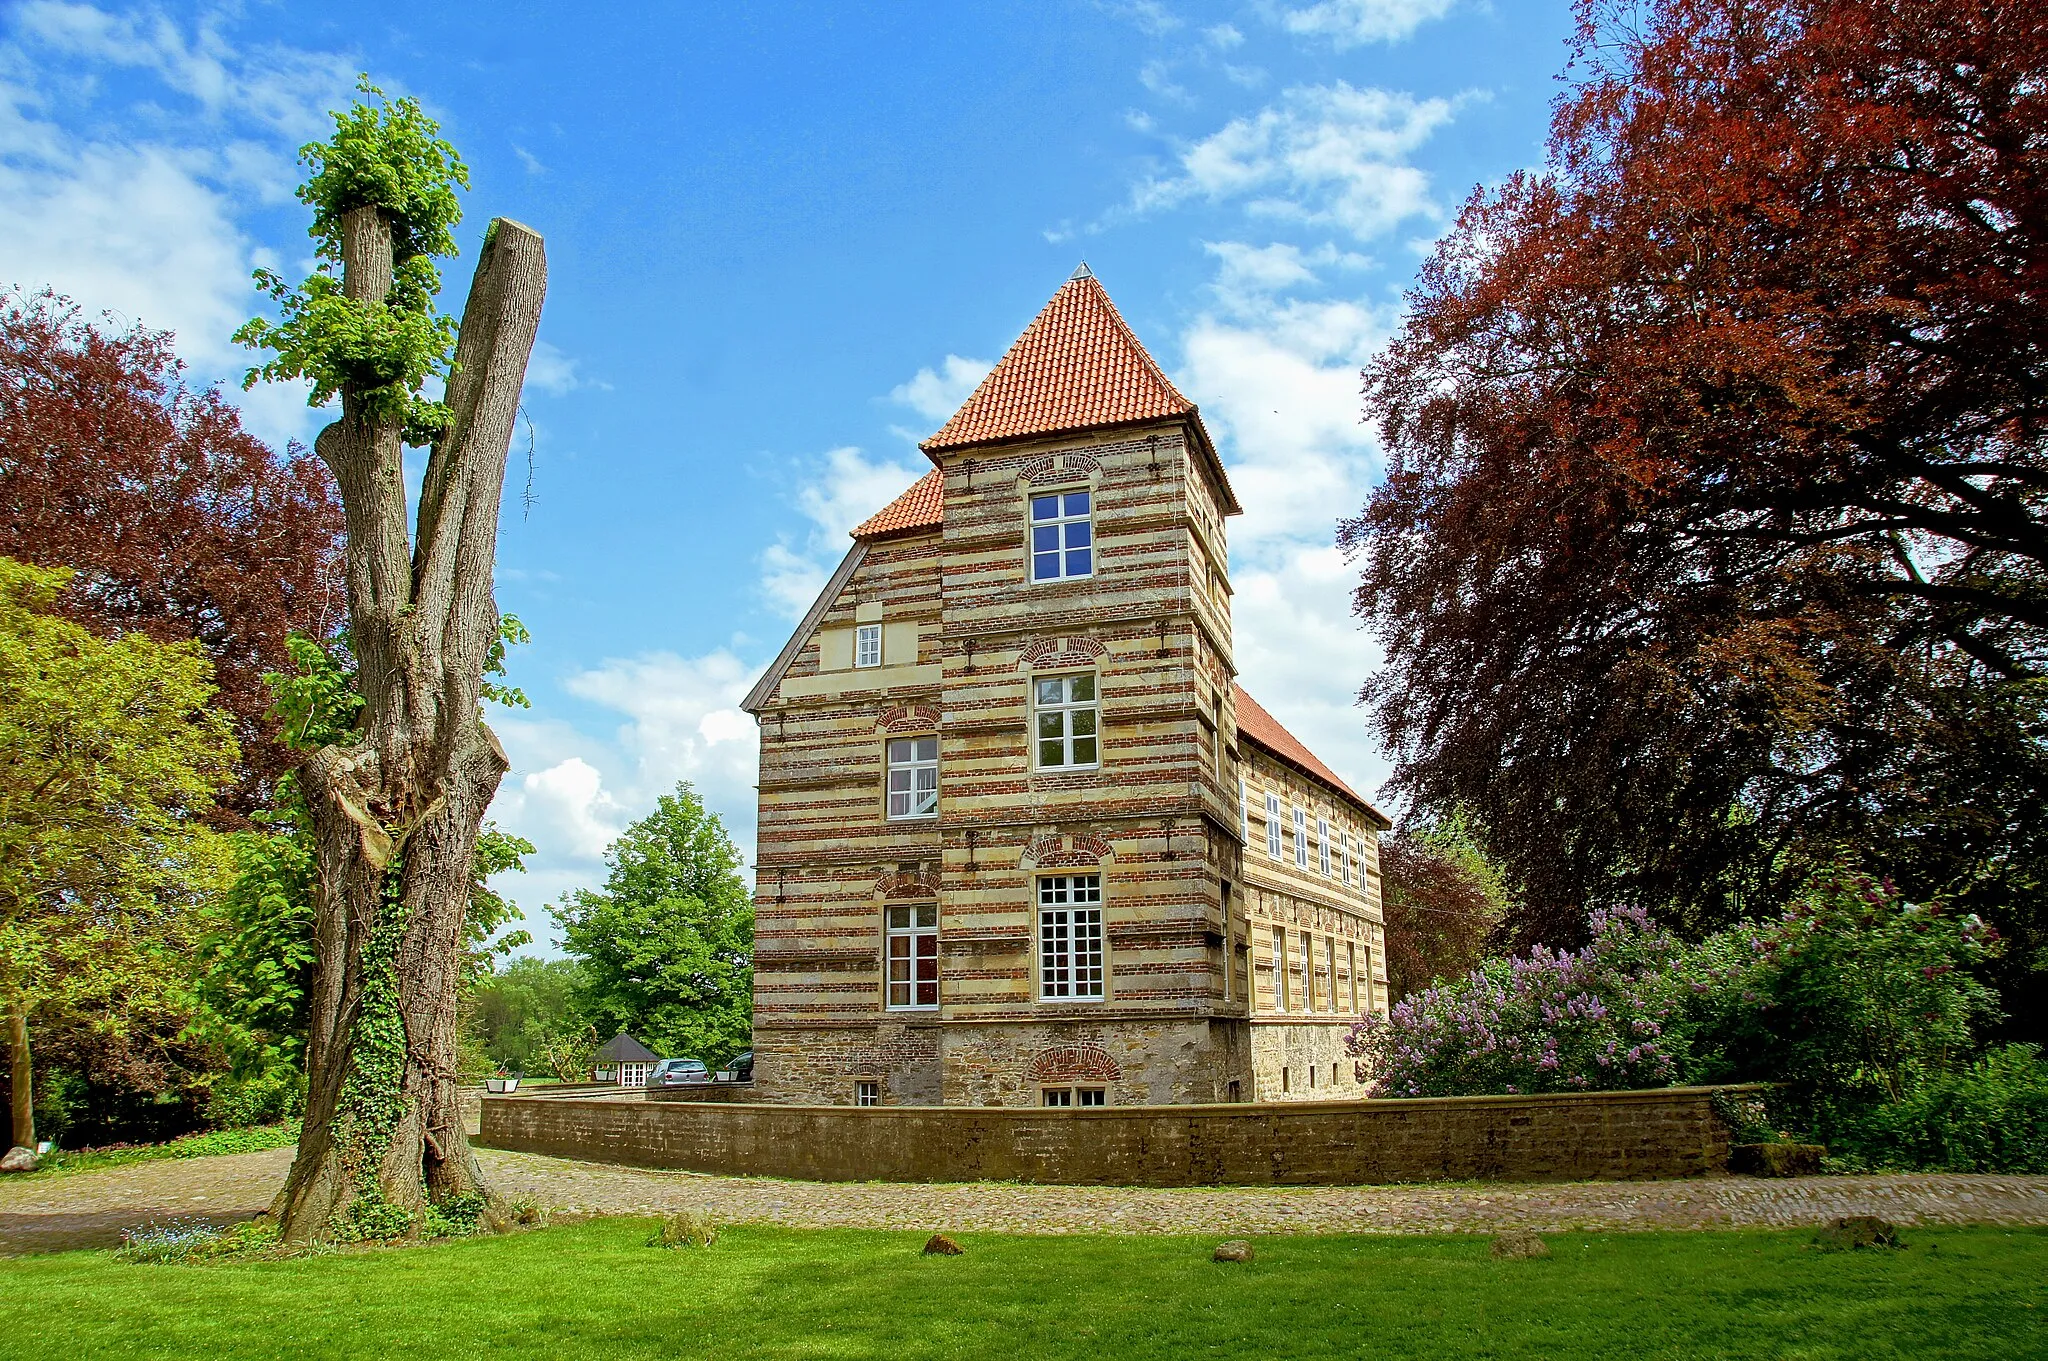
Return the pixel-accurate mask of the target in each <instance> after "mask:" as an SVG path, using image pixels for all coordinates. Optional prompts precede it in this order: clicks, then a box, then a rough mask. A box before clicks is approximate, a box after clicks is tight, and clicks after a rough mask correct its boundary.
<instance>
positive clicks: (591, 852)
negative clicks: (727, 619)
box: [491, 648, 761, 938]
mask: <svg viewBox="0 0 2048 1361" xmlns="http://www.w3.org/2000/svg"><path fill="white" fill-rule="evenodd" d="M760 670H761V668H760V666H759V665H755V664H750V663H748V662H745V661H743V660H742V659H741V658H740V657H738V656H737V655H735V654H734V653H733V652H731V651H730V650H729V649H724V648H721V649H718V650H715V651H713V652H710V653H707V654H705V655H703V656H699V657H681V656H678V655H676V654H675V653H672V652H651V653H644V654H642V655H640V656H637V657H628V658H615V659H611V660H607V661H605V662H603V663H602V664H600V665H598V666H595V667H591V668H588V669H586V670H583V671H579V672H576V673H575V674H573V675H571V676H570V677H569V678H568V680H567V681H566V682H565V688H566V689H567V690H568V691H569V693H570V694H572V695H575V696H576V697H577V698H579V699H583V700H586V701H588V702H590V703H591V704H594V705H596V706H598V707H599V708H600V709H602V710H604V711H606V712H609V713H612V714H615V715H618V716H620V718H621V720H622V721H620V722H619V723H618V725H617V726H616V728H615V729H614V730H613V731H612V733H611V734H610V735H609V736H608V737H604V738H600V737H595V736H592V735H590V734H587V733H584V732H581V731H579V730H577V729H575V728H572V727H570V726H569V725H567V724H565V723H562V722H559V721H547V720H532V719H528V718H525V717H523V716H518V715H514V716H510V717H505V716H496V717H494V718H493V719H492V723H493V726H494V727H496V728H497V730H498V734H499V736H500V738H502V739H503V741H504V743H505V749H506V752H507V754H508V755H509V756H510V757H511V760H512V771H511V773H510V774H509V775H508V776H507V777H506V779H505V782H504V784H503V785H502V786H500V788H499V790H498V797H497V800H496V802H495V803H493V804H492V805H491V817H492V819H493V820H495V821H496V822H497V823H498V824H499V825H500V826H501V827H503V828H504V829H505V830H507V831H509V832H514V833H517V834H518V835H520V836H523V837H525V838H527V839H528V840H529V841H531V842H533V843H534V845H535V847H536V848H537V853H536V854H535V855H533V856H531V857H529V858H528V872H527V873H526V874H525V875H508V876H505V878H504V879H503V880H501V881H500V882H499V884H498V887H499V888H500V891H502V892H504V893H506V894H507V895H509V896H511V897H512V898H514V899H515V900H516V901H518V902H520V903H521V904H522V905H524V906H525V907H526V909H527V910H526V919H527V927H528V929H529V930H532V931H533V932H534V933H535V935H536V937H540V938H545V936H546V934H547V930H548V922H547V919H546V915H545V913H543V912H542V911H541V910H540V905H541V904H542V903H548V902H560V901H561V899H562V896H563V895H564V894H565V893H567V892H569V891H570V890H572V889H575V888H585V887H589V886H591V885H593V884H596V883H598V882H601V881H602V879H603V878H604V874H605V870H604V864H603V860H604V852H605V848H606V847H607V846H608V845H610V844H611V842H612V841H613V840H614V839H616V838H617V837H618V835H619V834H620V833H621V832H623V831H624V830H625V829H626V828H627V826H628V825H630V824H631V823H632V822H633V821H634V820H636V819H638V818H641V817H645V816H646V815H647V813H648V812H649V811H651V810H652V809H653V807H654V804H655V801H656V800H657V799H659V798H660V797H661V796H662V795H663V794H666V793H669V792H670V791H672V790H673V789H674V788H675V787H676V784H677V783H678V782H679V781H683V780H688V781H689V782H690V783H691V784H692V785H693V786H695V788H696V791H697V793H698V795H699V797H701V798H702V799H703V800H704V802H705V805H706V806H707V807H709V808H710V809H711V810H712V811H713V812H715V813H717V814H719V816H720V818H721V820H722V821H723V822H724V823H725V827H726V831H727V832H728V833H729V834H730V835H731V836H732V838H733V840H734V842H735V843H736V844H737V845H738V846H739V847H740V850H741V852H742V854H744V855H745V856H746V857H747V859H748V861H749V863H751V862H752V860H753V855H754V838H755V813H756V810H755V801H754V800H755V795H754V780H755V772H756V769H757V767H758V765H759V744H758V738H757V734H756V728H755V724H754V720H753V718H752V717H751V716H750V715H748V714H747V713H745V712H744V711H743V710H741V709H740V707H739V703H740V700H741V699H742V698H744V697H745V695H746V692H747V689H748V688H749V687H750V686H751V685H752V684H753V682H754V680H755V679H756V677H758V676H759V674H760Z"/></svg>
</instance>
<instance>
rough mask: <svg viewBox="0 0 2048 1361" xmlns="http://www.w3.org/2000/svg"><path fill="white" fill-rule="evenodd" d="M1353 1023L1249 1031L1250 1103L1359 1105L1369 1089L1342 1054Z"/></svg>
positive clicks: (1279, 1024)
mask: <svg viewBox="0 0 2048 1361" xmlns="http://www.w3.org/2000/svg"><path fill="white" fill-rule="evenodd" d="M1350 1029H1351V1022H1350V1020H1349V1019H1348V1018H1347V1019H1345V1020H1343V1021H1335V1022H1323V1021H1308V1022H1294V1021H1271V1020H1261V1021H1258V1022H1254V1023H1253V1025H1252V1028H1251V1062H1252V1074H1253V1084H1252V1087H1251V1092H1252V1099H1253V1100H1256V1101H1333V1100H1342V1099H1345V1098H1352V1099H1359V1098H1363V1097H1364V1096H1365V1094H1366V1091H1367V1088H1368V1086H1369V1084H1367V1083H1363V1082H1360V1081H1359V1080H1358V1062H1357V1060H1355V1059H1353V1058H1352V1057H1351V1056H1350V1055H1349V1054H1346V1053H1345V1052H1344V1036H1345V1035H1346V1034H1347V1033H1349V1031H1350Z"/></svg>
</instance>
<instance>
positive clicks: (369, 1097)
mask: <svg viewBox="0 0 2048 1361" xmlns="http://www.w3.org/2000/svg"><path fill="white" fill-rule="evenodd" d="M342 244H343V257H342V258H343V276H342V284H343V289H344V291H345V292H346V293H347V294H348V296H349V297H351V298H354V299H359V300H364V301H373V302H374V301H381V300H382V299H383V298H384V297H385V296H386V295H387V294H388V292H389V291H390V288H391V283H392V273H393V259H392V233H391V227H390V223H389V220H388V219H387V218H386V217H385V215H384V213H383V211H382V210H381V209H378V208H375V207H366V208H358V209H355V210H354V211H352V212H350V213H349V214H348V215H347V216H346V218H345V219H344V220H343V239H342ZM546 289H547V261H546V253H545V251H544V249H543V247H542V243H541V238H540V236H539V235H538V234H537V233H535V232H534V231H532V230H531V229H529V228H527V227H524V226H521V225H520V224H519V223H516V222H512V221H509V220H507V219H504V218H499V219H497V220H495V221H494V222H492V224H491V227H490V230H489V231H488V232H487V233H486V235H485V238H484V246H483V250H482V253H481V254H480V256H479V257H478V259H477V266H476V276H475V278H474V280H473V281H472V282H471V285H470V292H469V299H468V303H467V305H466V306H465V307H464V310H463V315H462V327H461V331H460V338H459V339H458V341H457V343H456V351H455V370H454V373H453V375H452V376H451V377H450V379H449V382H448V393H447V398H446V401H447V405H448V406H449V408H450V409H451V410H452V412H453V413H454V418H453V420H452V422H451V423H450V424H449V426H448V428H447V429H446V431H444V432H443V434H442V436H441V438H440V439H439V440H438V441H437V442H436V443H435V444H434V446H433V450H432V453H431V455H430V457H429V459H428V463H427V472H426V479H425V482H424V484H423V486H422V489H421V496H420V508H419V518H418V524H417V527H416V530H415V532H414V533H413V534H411V535H410V536H409V535H408V533H407V525H406V495H405V469H404V463H403V444H402V442H401V433H402V432H401V429H400V425H399V422H398V420H397V419H395V418H385V417H379V416H377V415H375V414H373V409H372V404H371V403H369V402H367V401H366V400H365V398H364V394H362V393H360V392H357V391H353V390H350V389H348V388H346V387H344V389H343V391H342V411H341V418H340V419H339V420H337V421H335V422H334V423H333V424H331V425H329V426H328V427H327V428H326V429H324V430H322V431H321V432H320V436H319V438H318V440H317V441H316V443H315V446H314V447H315V449H316V451H317V452H318V453H319V455H320V457H321V459H322V460H323V461H324V462H325V463H326V464H327V466H328V467H329V468H330V469H331V470H332V471H333V473H334V478H335V482H336V484H337V485H338V486H339V488H340V491H341V498H342V505H343V508H344V512H345V515H346V517H347V521H346V523H347V555H346V561H345V571H346V577H347V584H348V606H349V629H350V632H349V641H350V646H351V647H352V649H353V650H354V652H355V656H356V662H357V672H356V678H357V679H356V684H357V688H358V690H359V692H360V693H361V695H362V698H363V710H362V715H361V718H360V720H359V722H358V727H357V734H356V738H357V740H356V741H355V742H353V743H352V744H350V745H347V746H339V745H337V746H329V747H325V748H323V749H321V750H320V751H318V752H315V753H314V754H313V755H312V756H311V757H310V758H309V759H308V761H307V762H306V765H305V767H304V769H303V771H302V772H301V781H302V784H303V788H304V791H305V796H306V802H307V805H308V807H309V809H310V811H311V815H312V823H313V831H314V838H315V843H316V849H317V858H318V871H319V890H318V896H317V902H316V913H315V927H314V932H315V941H316V946H317V950H318V955H319V968H318V974H317V977H316V979H315V982H314V986H313V995H312V1017H311V1027H310V1033H309V1035H308V1040H307V1076H308V1086H309V1090H308V1094H307V1109H306V1119H305V1126H304V1130H303V1133H302V1134H301V1135H300V1139H299V1151H298V1157H297V1159H296V1160H295V1161H294V1162H293V1164H292V1170H291V1175H290V1177H289V1178H288V1179H287V1180H286V1182H285V1186H284V1189H283V1190H282V1191H281V1192H279V1193H278V1197H277V1200H276V1202H275V1203H274V1204H273V1206H272V1212H273V1214H274V1215H275V1216H276V1217H277V1219H278V1222H279V1227H280V1229H281V1231H282V1232H283V1234H284V1236H285V1237H286V1238H287V1239H288V1240H291V1241H306V1240H310V1239H318V1238H325V1237H330V1236H337V1235H338V1236H356V1235H362V1236H376V1237H389V1236H394V1232H395V1231H396V1229H395V1226H397V1225H401V1224H407V1225H411V1226H413V1228H412V1229H410V1230H405V1231H414V1230H416V1228H417V1226H418V1224H419V1222H420V1217H421V1214H422V1212H423V1211H424V1210H425V1208H426V1205H427V1203H428V1202H429V1201H432V1202H434V1203H436V1204H441V1205H448V1204H450V1203H451V1202H455V1201H458V1200H459V1199H461V1198H466V1197H480V1198H481V1203H482V1206H483V1209H482V1214H483V1217H484V1219H485V1220H486V1221H487V1222H492V1223H499V1222H501V1217H500V1213H499V1208H498V1206H497V1203H496V1202H495V1200H494V1199H492V1198H491V1197H490V1196H489V1194H488V1192H487V1190H486V1188H485V1186H484V1183H483V1178H482V1175H481V1173H480V1171H479V1169H478V1167H477V1163H476V1159H475V1157H474V1155H473V1154H472V1153H471V1151H470V1148H469V1141H468V1139H467V1138H466V1137H465V1135H464V1133H463V1128H462V1118H461V1113H460V1109H459V1105H458V1101H459V1091H458V1083H457V1076H456V987H457V981H458V961H459V957H460V956H459V942H460V938H461V932H462V918H463V912H464V910H465V909H466V907H467V905H468V901H469V887H470V880H471V860H472V857H473V855H474V852H475V849H476V838H477V829H478V827H479V825H480V824H481V822H482V820H483V815H484V812H485V810H486V809H487V808H488V807H489V806H490V802H491V798H492V796H493V795H494V794H495V793H496V792H497V788H498V781H499V780H500V779H501V778H502V777H503V775H504V773H505V770H506V760H505V753H504V750H503V748H502V747H500V746H499V745H498V740H497V737H496V736H495V735H494V734H493V733H492V732H491V730H490V729H489V728H488V727H487V726H486V725H485V724H484V722H483V719H482V715H481V711H480V709H479V707H478V706H479V697H480V691H481V686H482V680H483V669H484V663H485V659H486V657H487V656H488V654H489V650H490V647H491V644H492V642H493V640H494V639H495V638H496V637H497V632H498V625H499V617H498V611H497V603H496V600H495V599H494V597H493V593H492V569H493V565H494V562H495V558H496V552H497V535H498V503H499V497H500V493H501V492H502V490H503V486H504V480H505V457H506V451H507V449H508V448H509V446H510V443H511V438H512V427H513V422H514V419H515V417H516V414H517V411H518V407H519V394H520V389H521V386H522V385H523V384H524V382H525V377H526V364H527V359H528V357H529V356H530V354H531V352H532V349H533V341H534V335H535V332H536V330H537V329H538V327H539V324H540V311H541V302H542V299H543V296H544V294H545V293H546ZM477 1207H478V1202H476V1201H471V1202H469V1204H468V1207H467V1208H468V1209H469V1210H470V1211H472V1212H474V1211H476V1209H477Z"/></svg>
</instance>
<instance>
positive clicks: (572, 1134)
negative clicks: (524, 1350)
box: [479, 1050, 1729, 1186]
mask: <svg viewBox="0 0 2048 1361" xmlns="http://www.w3.org/2000/svg"><path fill="white" fill-rule="evenodd" d="M756 1052H757V1053H758V1052H759V1051H758V1050H757V1051H756ZM1714 1090H1715V1089H1713V1088H1706V1087H1675V1088H1666V1089H1662V1090H1658V1091H1646V1092H1582V1093H1571V1094H1566V1095H1556V1096H1480V1097H1442V1098H1426V1099H1421V1100H1408V1101H1330V1102H1289V1103H1285V1104H1279V1105H1272V1104H1263V1103H1261V1104H1252V1103H1246V1104H1242V1105H1217V1106H1122V1107H1118V1106H1110V1107H1106V1108H1103V1109H1094V1110H1079V1109H1075V1110H1043V1109H1037V1108H1032V1109H1019V1108H987V1107H972V1106H927V1107H907V1106H896V1107H888V1106H883V1107H874V1108H868V1109H861V1108H848V1107H819V1106H762V1105H723V1104H697V1103H667V1102H652V1101H644V1100H640V1101H633V1100H602V1099H599V1100H565V1099H550V1098H548V1097H543V1096H533V1097H528V1096H493V1097H486V1098H485V1100H484V1117H483V1135H482V1138H481V1139H480V1141H479V1142H481V1143H482V1144H483V1145H485V1146H487V1147H491V1148H504V1149H514V1150H520V1151H525V1152H532V1153H550V1154H555V1155H557V1156H560V1157H569V1158H583V1159H592V1160H596V1161H601V1162H617V1163H628V1164H632V1165H634V1166H640V1167H669V1168H685V1169H688V1170H691V1171H696V1172H710V1173H723V1174H729V1175H744V1176H771V1177H794V1178H799V1179H803V1180H810V1181H866V1180H881V1181H906V1182H926V1181H934V1182H948V1181H980V1180H1015V1181H1027V1182H1041V1183H1051V1184H1065V1185H1126V1186H1219V1185H1227V1186H1265V1185H1316V1186H1341V1185H1358V1184H1366V1183H1373V1182H1400V1181H1431V1180H1444V1179H1451V1180H1488V1181H1579V1180H1587V1179H1609V1180H1614V1179H1644V1178H1657V1177H1696V1176H1704V1175H1711V1174H1715V1173H1719V1172H1722V1171H1725V1170H1726V1167H1727V1163H1728V1152H1729V1139H1728V1128H1727V1126H1726V1125H1725V1124H1723V1123H1722V1121H1721V1120H1720V1118H1719V1117H1718V1116H1716V1115H1715V1114H1714V1112H1713V1109H1712V1106H1711V1104H1710V1102H1711V1098H1712V1096H1713V1092H1714Z"/></svg>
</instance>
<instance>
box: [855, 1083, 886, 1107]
mask: <svg viewBox="0 0 2048 1361" xmlns="http://www.w3.org/2000/svg"><path fill="white" fill-rule="evenodd" d="M853 1104H854V1105H856V1106H879V1105H881V1104H882V1084H881V1083H879V1082H856V1083H854V1084H853Z"/></svg>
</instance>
